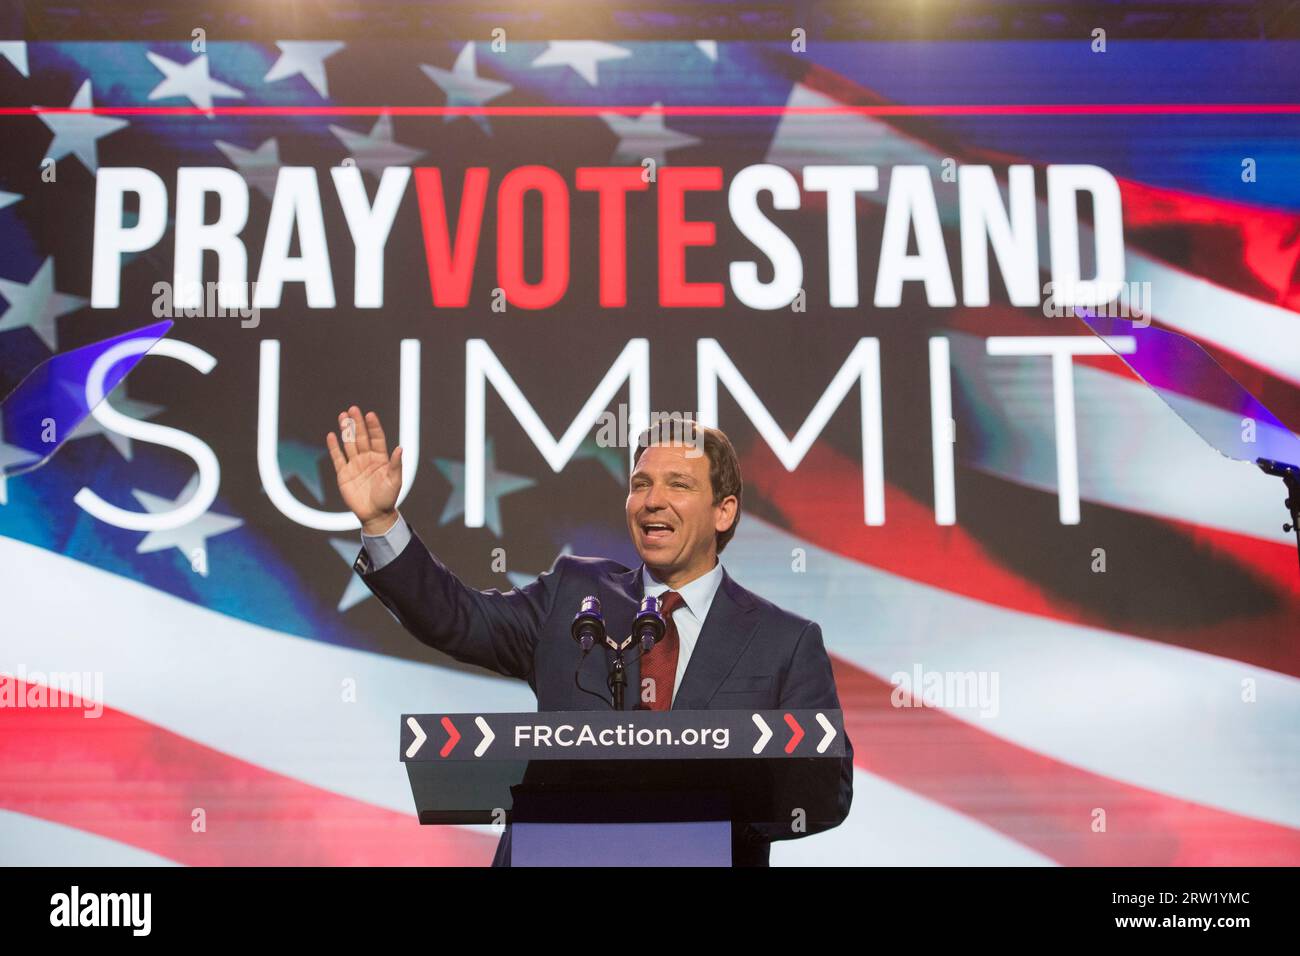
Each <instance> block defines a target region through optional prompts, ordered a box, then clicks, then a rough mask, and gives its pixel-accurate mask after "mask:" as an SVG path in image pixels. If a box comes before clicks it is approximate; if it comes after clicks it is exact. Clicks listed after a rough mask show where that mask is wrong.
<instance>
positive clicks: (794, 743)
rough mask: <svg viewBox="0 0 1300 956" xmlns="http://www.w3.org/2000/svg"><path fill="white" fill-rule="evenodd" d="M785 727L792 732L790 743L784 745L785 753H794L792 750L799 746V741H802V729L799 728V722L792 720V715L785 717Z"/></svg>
mask: <svg viewBox="0 0 1300 956" xmlns="http://www.w3.org/2000/svg"><path fill="white" fill-rule="evenodd" d="M785 725H786V726H787V727H789V728H790V730H791V731H793V735H792V736H791V737H790V742H789V743H788V744H786V745H785V752H786V753H788V754H792V753H794V748H795V747H798V746H799V741H801V740H803V728H802V727H800V726H799V721H797V720H795V719H794V714H786V715H785Z"/></svg>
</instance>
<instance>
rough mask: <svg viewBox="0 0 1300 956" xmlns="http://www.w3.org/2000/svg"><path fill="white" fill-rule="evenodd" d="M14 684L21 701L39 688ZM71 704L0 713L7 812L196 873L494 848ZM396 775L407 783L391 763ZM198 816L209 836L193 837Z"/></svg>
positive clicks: (461, 858)
mask: <svg viewBox="0 0 1300 956" xmlns="http://www.w3.org/2000/svg"><path fill="white" fill-rule="evenodd" d="M15 685H16V687H17V688H18V689H19V691H21V692H22V693H23V694H24V695H26V693H27V690H26V689H27V688H28V687H39V686H40V685H34V684H25V683H22V682H19V681H16V680H15ZM24 699H26V698H25V697H24ZM69 703H70V704H71V706H67V707H38V708H28V707H12V706H5V707H3V708H0V807H3V808H4V809H6V810H13V811H15V812H18V813H24V814H27V815H29V816H34V817H40V818H42V819H45V820H51V821H53V822H55V823H61V824H64V825H66V826H70V827H76V828H77V829H79V830H85V831H88V832H90V833H96V834H99V835H100V836H104V837H108V838H109V839H113V840H117V841H118V842H121V843H126V844H129V845H131V846H134V847H139V848H140V849H143V850H148V851H149V852H151V853H155V854H158V855H159V856H162V857H166V858H167V859H169V860H174V861H176V862H179V863H185V864H189V865H193V866H449V865H450V866H456V865H484V864H487V863H488V862H490V861H491V857H492V852H493V848H494V847H493V844H494V841H493V840H491V839H488V838H486V837H484V836H483V835H481V834H478V833H475V832H473V831H470V830H464V829H459V828H456V827H421V826H420V825H419V823H418V822H417V821H416V818H415V813H414V810H412V812H410V813H397V812H395V811H392V810H387V809H384V808H382V807H377V806H374V805H373V804H369V803H365V802H364V801H361V800H354V799H352V798H351V797H345V796H342V795H340V794H337V793H332V792H330V791H328V790H323V789H321V788H319V787H315V786H311V785H310V784H306V783H303V782H302V781H300V780H295V779H293V778H292V777H286V776H283V775H281V774H277V773H273V772H271V771H269V770H264V769H262V768H261V767H257V766H255V765H253V764H251V763H248V762H246V761H243V760H239V759H237V758H235V757H231V756H229V755H228V754H225V753H222V752H220V751H218V750H214V749H212V748H211V747H206V746H204V745H202V744H199V743H196V742H195V741H193V740H189V739H187V738H185V737H181V736H180V735H178V734H174V733H171V732H170V731H168V730H166V729H164V728H162V727H158V726H156V725H154V724H150V723H148V722H146V721H143V720H139V719H137V718H135V717H132V716H130V715H128V714H125V713H123V712H121V711H118V710H113V709H111V708H108V707H105V708H104V710H103V713H102V715H101V716H100V717H98V718H89V717H86V716H83V710H82V704H81V702H80V701H75V702H74V701H69ZM232 706H233V704H232ZM393 729H394V734H396V730H397V727H396V724H394V728H393ZM393 773H394V774H402V771H401V769H400V768H398V767H397V765H396V761H394V767H393ZM199 809H202V810H203V811H204V816H205V823H206V832H200V833H195V832H193V830H192V829H191V827H192V823H193V819H194V816H193V815H194V813H195V811H196V810H199Z"/></svg>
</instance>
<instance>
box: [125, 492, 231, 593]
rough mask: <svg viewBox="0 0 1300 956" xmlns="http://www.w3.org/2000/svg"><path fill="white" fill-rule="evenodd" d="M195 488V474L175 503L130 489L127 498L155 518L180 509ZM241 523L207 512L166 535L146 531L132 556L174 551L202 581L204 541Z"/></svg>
mask: <svg viewBox="0 0 1300 956" xmlns="http://www.w3.org/2000/svg"><path fill="white" fill-rule="evenodd" d="M198 486H199V476H198V475H197V474H195V476H194V477H193V478H191V479H190V480H189V483H188V484H187V485H186V486H185V488H184V490H182V491H181V493H180V494H179V495H177V496H176V499H175V500H171V499H168V498H163V497H160V496H159V495H155V494H151V493H149V492H147V491H141V490H140V489H138V488H132V489H131V494H133V495H135V500H136V501H138V502H140V504H141V505H142V506H143V507H144V509H145V510H146V511H148V512H149V513H150V514H158V513H160V512H163V511H173V510H175V509H176V508H178V507H180V506H181V505H183V504H184V503H185V502H187V501H188V500H189V499H190V498H192V497H193V496H194V492H195V490H196V489H197V488H198ZM243 523H244V522H243V521H242V520H240V519H239V518H232V517H231V516H230V515H219V514H214V513H213V512H211V511H208V512H205V513H203V514H201V515H199V517H197V518H195V519H194V520H193V521H191V522H190V523H189V524H184V525H181V526H180V527H179V528H172V529H170V530H167V531H150V532H149V533H148V534H146V535H145V536H144V538H143V539H142V540H141V542H140V543H139V544H138V545H136V547H135V553H136V554H149V553H151V552H154V551H165V550H167V549H168V548H176V549H178V550H179V551H180V552H181V554H183V555H185V560H186V562H187V563H189V565H190V567H192V568H194V569H195V570H196V571H198V572H199V574H201V575H203V576H204V577H205V578H206V577H207V576H208V538H215V537H216V536H217V535H219V534H225V533H226V532H227V531H234V530H235V529H236V528H238V527H240V526H241V525H242V524H243ZM200 555H201V557H202V560H201V561H198V562H196V561H195V558H196V557H198V556H200Z"/></svg>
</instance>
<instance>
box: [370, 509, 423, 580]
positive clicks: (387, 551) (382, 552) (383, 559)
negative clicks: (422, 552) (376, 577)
mask: <svg viewBox="0 0 1300 956" xmlns="http://www.w3.org/2000/svg"><path fill="white" fill-rule="evenodd" d="M410 543H411V529H410V528H409V527H408V526H407V524H406V520H405V519H404V518H403V517H402V516H401V515H400V514H399V515H398V516H397V521H396V522H395V523H394V524H393V526H392V527H391V528H389V529H388V530H387V531H385V532H384V533H383V534H380V535H369V534H366V533H365V532H364V531H363V532H361V546H362V547H363V548H365V549H366V554H368V555H370V570H371V571H378V570H379V569H380V568H382V567H383V566H384V565H385V564H388V563H389V562H390V561H393V560H394V559H396V558H397V556H398V555H399V554H401V553H402V552H403V551H405V550H406V546H407V545H408V544H410Z"/></svg>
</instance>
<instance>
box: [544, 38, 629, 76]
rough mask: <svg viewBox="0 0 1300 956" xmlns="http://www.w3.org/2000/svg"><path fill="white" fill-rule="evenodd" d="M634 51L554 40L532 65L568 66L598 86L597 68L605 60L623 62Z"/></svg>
mask: <svg viewBox="0 0 1300 956" xmlns="http://www.w3.org/2000/svg"><path fill="white" fill-rule="evenodd" d="M631 55H632V51H631V50H628V49H625V48H623V47H621V46H614V44H612V43H601V42H600V41H599V40H552V41H551V42H550V43H548V44H546V50H545V51H544V52H543V53H542V54H541V56H539V57H538V58H537V59H535V60H533V62H532V65H533V66H534V67H538V66H568V67H572V68H573V70H574V72H575V73H577V74H578V75H579V76H580V77H582V78H583V79H584V80H586V81H587V82H588V83H589V84H590V85H592V86H595V85H596V84H597V82H598V81H597V78H596V68H597V66H598V65H599V64H600V63H601V62H603V61H605V60H622V59H624V58H625V57H629V56H631Z"/></svg>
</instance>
